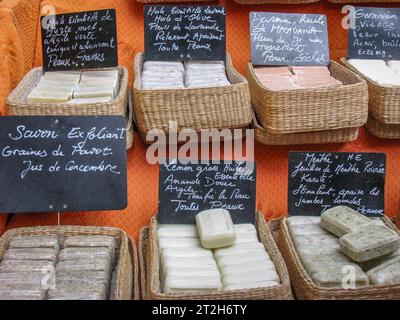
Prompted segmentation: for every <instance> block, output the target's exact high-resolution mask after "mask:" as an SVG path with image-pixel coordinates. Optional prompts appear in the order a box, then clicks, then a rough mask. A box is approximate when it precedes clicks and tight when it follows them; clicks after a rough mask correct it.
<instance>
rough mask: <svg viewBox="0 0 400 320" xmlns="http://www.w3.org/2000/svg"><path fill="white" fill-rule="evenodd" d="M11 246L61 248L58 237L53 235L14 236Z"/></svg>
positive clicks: (9, 245)
mask: <svg viewBox="0 0 400 320" xmlns="http://www.w3.org/2000/svg"><path fill="white" fill-rule="evenodd" d="M8 247H9V248H53V249H55V250H56V251H58V250H59V247H60V246H59V244H58V238H57V237H52V236H26V237H24V236H19V237H15V238H12V239H11V241H10V243H9V244H8Z"/></svg>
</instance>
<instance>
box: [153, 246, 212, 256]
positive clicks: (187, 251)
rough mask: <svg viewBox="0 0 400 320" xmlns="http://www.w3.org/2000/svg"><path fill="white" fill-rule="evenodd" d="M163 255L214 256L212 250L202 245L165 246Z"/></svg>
mask: <svg viewBox="0 0 400 320" xmlns="http://www.w3.org/2000/svg"><path fill="white" fill-rule="evenodd" d="M161 255H162V257H164V258H196V257H198V258H213V253H212V251H211V250H207V249H203V248H200V247H192V248H187V247H186V248H165V249H164V250H163V251H162V254H161Z"/></svg>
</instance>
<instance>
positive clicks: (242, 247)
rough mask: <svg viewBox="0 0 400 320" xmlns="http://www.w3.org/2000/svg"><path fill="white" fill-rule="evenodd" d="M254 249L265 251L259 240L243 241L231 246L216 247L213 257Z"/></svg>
mask: <svg viewBox="0 0 400 320" xmlns="http://www.w3.org/2000/svg"><path fill="white" fill-rule="evenodd" d="M255 250H262V251H265V247H264V245H263V244H262V243H260V242H244V243H237V244H234V245H233V246H230V247H226V248H222V249H216V250H214V256H215V258H217V259H218V258H222V257H225V256H231V255H234V254H238V253H239V254H240V253H243V252H247V251H255Z"/></svg>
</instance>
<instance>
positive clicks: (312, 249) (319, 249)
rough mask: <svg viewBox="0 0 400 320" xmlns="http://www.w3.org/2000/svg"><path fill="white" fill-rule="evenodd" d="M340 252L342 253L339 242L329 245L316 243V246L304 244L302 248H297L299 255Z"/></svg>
mask: <svg viewBox="0 0 400 320" xmlns="http://www.w3.org/2000/svg"><path fill="white" fill-rule="evenodd" d="M339 253H341V251H340V245H339V242H337V243H336V244H333V245H327V246H319V245H314V246H302V247H300V248H297V254H298V255H299V257H302V256H303V255H307V254H323V255H330V254H339Z"/></svg>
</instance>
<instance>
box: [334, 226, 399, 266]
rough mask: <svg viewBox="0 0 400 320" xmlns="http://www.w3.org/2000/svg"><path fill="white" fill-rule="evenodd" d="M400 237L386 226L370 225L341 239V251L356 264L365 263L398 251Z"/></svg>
mask: <svg viewBox="0 0 400 320" xmlns="http://www.w3.org/2000/svg"><path fill="white" fill-rule="evenodd" d="M399 248H400V236H399V235H398V234H397V233H396V232H395V231H393V230H391V229H389V228H388V227H385V226H378V225H374V224H369V225H366V226H364V227H363V228H361V229H359V230H358V231H355V232H352V233H349V234H347V235H345V236H343V237H342V238H340V249H341V250H342V252H343V253H344V254H346V255H347V256H348V257H350V258H351V259H352V260H354V261H356V262H365V261H368V260H372V259H375V258H379V257H382V256H385V255H388V254H391V253H393V252H395V251H397V250H398V249H399Z"/></svg>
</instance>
